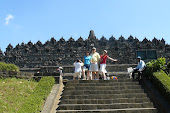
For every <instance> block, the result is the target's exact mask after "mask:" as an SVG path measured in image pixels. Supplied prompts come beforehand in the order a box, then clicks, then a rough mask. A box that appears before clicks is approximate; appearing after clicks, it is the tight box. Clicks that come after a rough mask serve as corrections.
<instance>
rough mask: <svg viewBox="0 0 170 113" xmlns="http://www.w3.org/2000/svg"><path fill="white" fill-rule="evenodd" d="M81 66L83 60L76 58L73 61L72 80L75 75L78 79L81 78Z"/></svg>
mask: <svg viewBox="0 0 170 113" xmlns="http://www.w3.org/2000/svg"><path fill="white" fill-rule="evenodd" d="M81 66H83V62H82V61H81V60H77V61H75V62H74V67H75V70H74V77H73V80H74V79H75V78H76V77H78V80H79V79H80V78H81V72H82V69H81Z"/></svg>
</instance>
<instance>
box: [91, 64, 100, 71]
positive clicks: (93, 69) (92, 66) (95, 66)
mask: <svg viewBox="0 0 170 113" xmlns="http://www.w3.org/2000/svg"><path fill="white" fill-rule="evenodd" d="M89 71H92V72H94V71H99V69H98V64H97V62H96V63H95V64H91V65H90V69H89Z"/></svg>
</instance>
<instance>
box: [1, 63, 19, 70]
mask: <svg viewBox="0 0 170 113" xmlns="http://www.w3.org/2000/svg"><path fill="white" fill-rule="evenodd" d="M0 71H17V72H18V71H19V67H18V66H16V65H15V64H7V63H4V62H0Z"/></svg>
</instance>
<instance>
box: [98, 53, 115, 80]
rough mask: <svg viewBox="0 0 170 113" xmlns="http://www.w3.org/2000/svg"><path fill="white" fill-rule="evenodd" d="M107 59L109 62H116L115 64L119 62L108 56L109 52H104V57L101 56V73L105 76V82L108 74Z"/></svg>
mask: <svg viewBox="0 0 170 113" xmlns="http://www.w3.org/2000/svg"><path fill="white" fill-rule="evenodd" d="M107 58H108V59H109V60H112V61H115V62H116V61H117V59H113V58H111V57H109V56H108V55H107V50H104V51H103V55H101V56H100V72H101V74H102V75H103V78H104V80H106V75H105V73H107V71H106V60H107Z"/></svg>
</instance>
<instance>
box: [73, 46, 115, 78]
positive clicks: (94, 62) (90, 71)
mask: <svg viewBox="0 0 170 113" xmlns="http://www.w3.org/2000/svg"><path fill="white" fill-rule="evenodd" d="M107 59H109V60H112V61H115V62H116V61H118V60H117V59H113V58H111V57H109V56H108V55H107V50H104V51H103V55H99V53H98V52H96V48H95V47H93V48H92V53H91V54H90V52H89V51H86V55H85V56H84V57H83V61H81V60H76V61H75V62H74V66H75V71H74V72H75V73H74V77H73V79H75V78H76V77H78V79H80V78H81V75H83V80H94V79H96V80H98V79H99V70H100V72H101V75H102V78H103V79H104V80H106V75H105V73H107V71H106V60H107ZM82 66H83V69H82V68H81V67H82ZM99 66H100V69H99ZM86 70H87V76H86V75H85V71H86ZM95 74H96V77H95Z"/></svg>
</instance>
